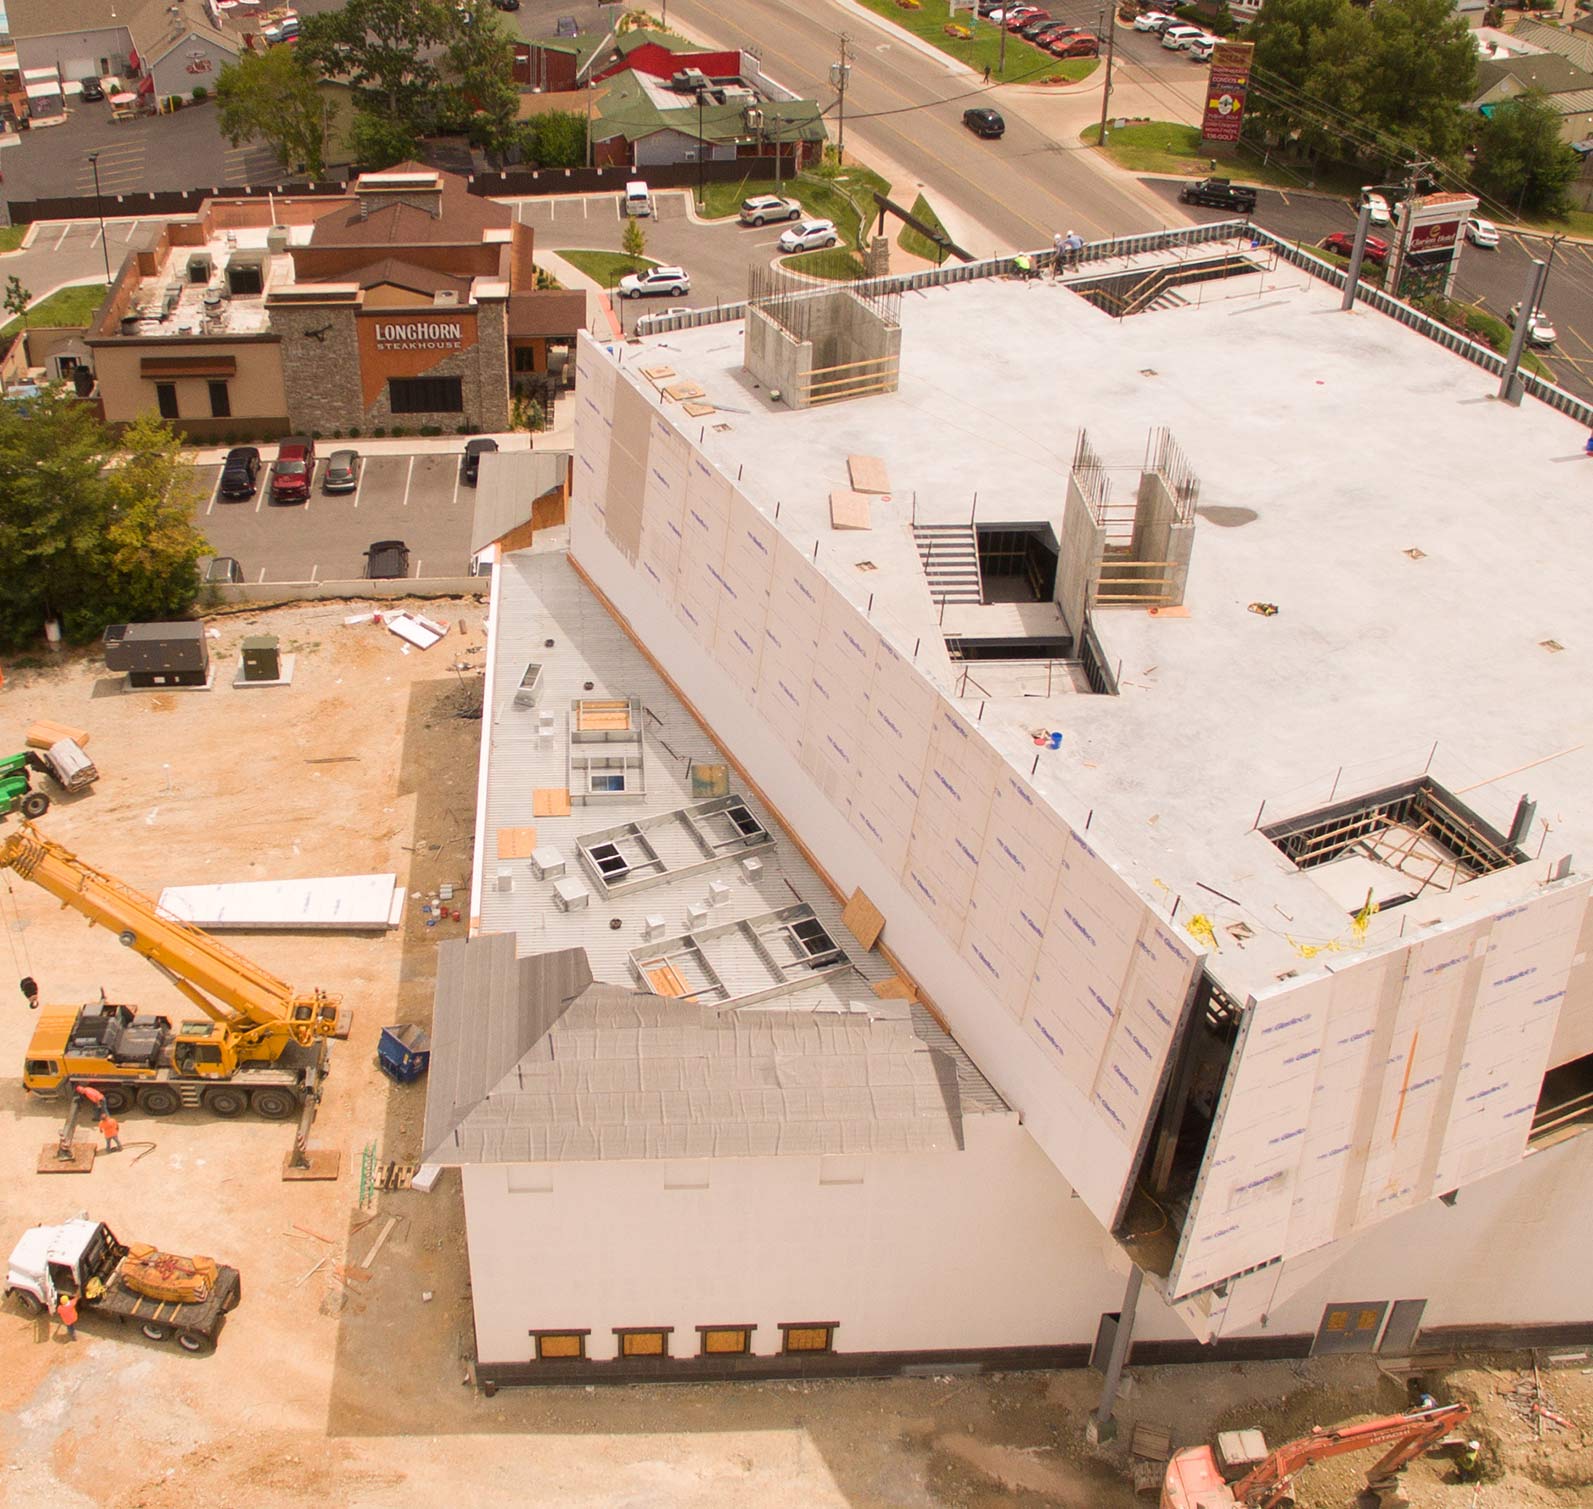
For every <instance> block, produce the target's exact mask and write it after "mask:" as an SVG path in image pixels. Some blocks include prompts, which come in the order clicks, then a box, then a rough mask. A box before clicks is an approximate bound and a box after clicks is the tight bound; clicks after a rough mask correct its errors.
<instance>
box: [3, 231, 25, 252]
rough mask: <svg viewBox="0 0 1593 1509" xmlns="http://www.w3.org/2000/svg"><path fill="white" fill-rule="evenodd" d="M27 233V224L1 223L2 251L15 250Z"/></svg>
mask: <svg viewBox="0 0 1593 1509" xmlns="http://www.w3.org/2000/svg"><path fill="white" fill-rule="evenodd" d="M27 233H28V228H27V226H25V225H0V252H11V251H15V250H16V249H17V248H18V247H19V246H21V245H22V238H23V237H24V236H25V235H27Z"/></svg>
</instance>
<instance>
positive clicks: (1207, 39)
mask: <svg viewBox="0 0 1593 1509" xmlns="http://www.w3.org/2000/svg"><path fill="white" fill-rule="evenodd" d="M1221 40H1222V38H1221V37H1214V36H1212V35H1211V33H1210V32H1207V33H1206V35H1205V36H1203V37H1196V38H1195V40H1194V41H1193V42H1191V43H1190V44H1189V46H1188V48H1187V49H1186V51H1187V52H1188V53H1189V56H1190V57H1191V58H1193V59H1194V61H1195V62H1197V63H1209V62H1210V61H1211V55H1212V53H1213V52H1214V51H1216V47H1217V44H1218V42H1220V41H1221Z"/></svg>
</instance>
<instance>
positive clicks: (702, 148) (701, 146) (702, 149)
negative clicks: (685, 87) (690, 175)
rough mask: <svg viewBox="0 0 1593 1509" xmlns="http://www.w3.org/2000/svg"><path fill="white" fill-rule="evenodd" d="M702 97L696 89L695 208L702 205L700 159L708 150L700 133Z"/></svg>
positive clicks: (702, 191)
mask: <svg viewBox="0 0 1593 1509" xmlns="http://www.w3.org/2000/svg"><path fill="white" fill-rule="evenodd" d="M702 97H703V91H702V90H701V89H699V90H698V91H697V208H698V209H701V208H702V206H703V193H704V189H703V176H702V175H703V166H702V160H703V155H704V154H705V153H706V152H707V150H708V143H707V142H706V141H705V140H704V139H703V134H702Z"/></svg>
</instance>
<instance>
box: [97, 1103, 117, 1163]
mask: <svg viewBox="0 0 1593 1509" xmlns="http://www.w3.org/2000/svg"><path fill="white" fill-rule="evenodd" d="M100 1135H101V1136H102V1137H104V1139H105V1151H106V1152H107V1153H119V1152H121V1150H122V1124H121V1122H119V1121H118V1120H117V1119H116V1118H115V1117H114V1116H112V1115H111V1113H110V1112H109V1111H106V1112H104V1113H103V1114H102V1115H101V1117H100Z"/></svg>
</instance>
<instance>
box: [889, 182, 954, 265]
mask: <svg viewBox="0 0 1593 1509" xmlns="http://www.w3.org/2000/svg"><path fill="white" fill-rule="evenodd" d="M913 218H914V219H916V220H922V221H923V222H924V224H925V225H932V226H934V227H935V229H936V230H938V231H944V230H945V229H946V227H945V226H944V225H942V224H941V223H940V216H939V215H937V214H936V213H935V212H934V211H933V210H932V209H930V207H929V201H928V200H927V199H925V198H924V196H923V195H922V194H920V195H919V196H918V198H917V199H915V200H914V201H913ZM896 244H897V245H898V246H899V247H901V249H902V250H903V251H904V252H907V253H908V254H909V255H911V256H914V257H922V258H923V259H924V260H925V261H926V262H935V263H939V262H940V260H941V257H942V255H943V251H942V248H941V247H939V246H937V245H936V244H935V243H934V242H933V241H931V240H930V239H929V237H928V236H921V235H920V234H919V233H918V232H917V231H915V230H914V229H913V228H912V226H910V225H904V226H903V227H902V233H901V235H899V236H898V237H897V238H896Z"/></svg>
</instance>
